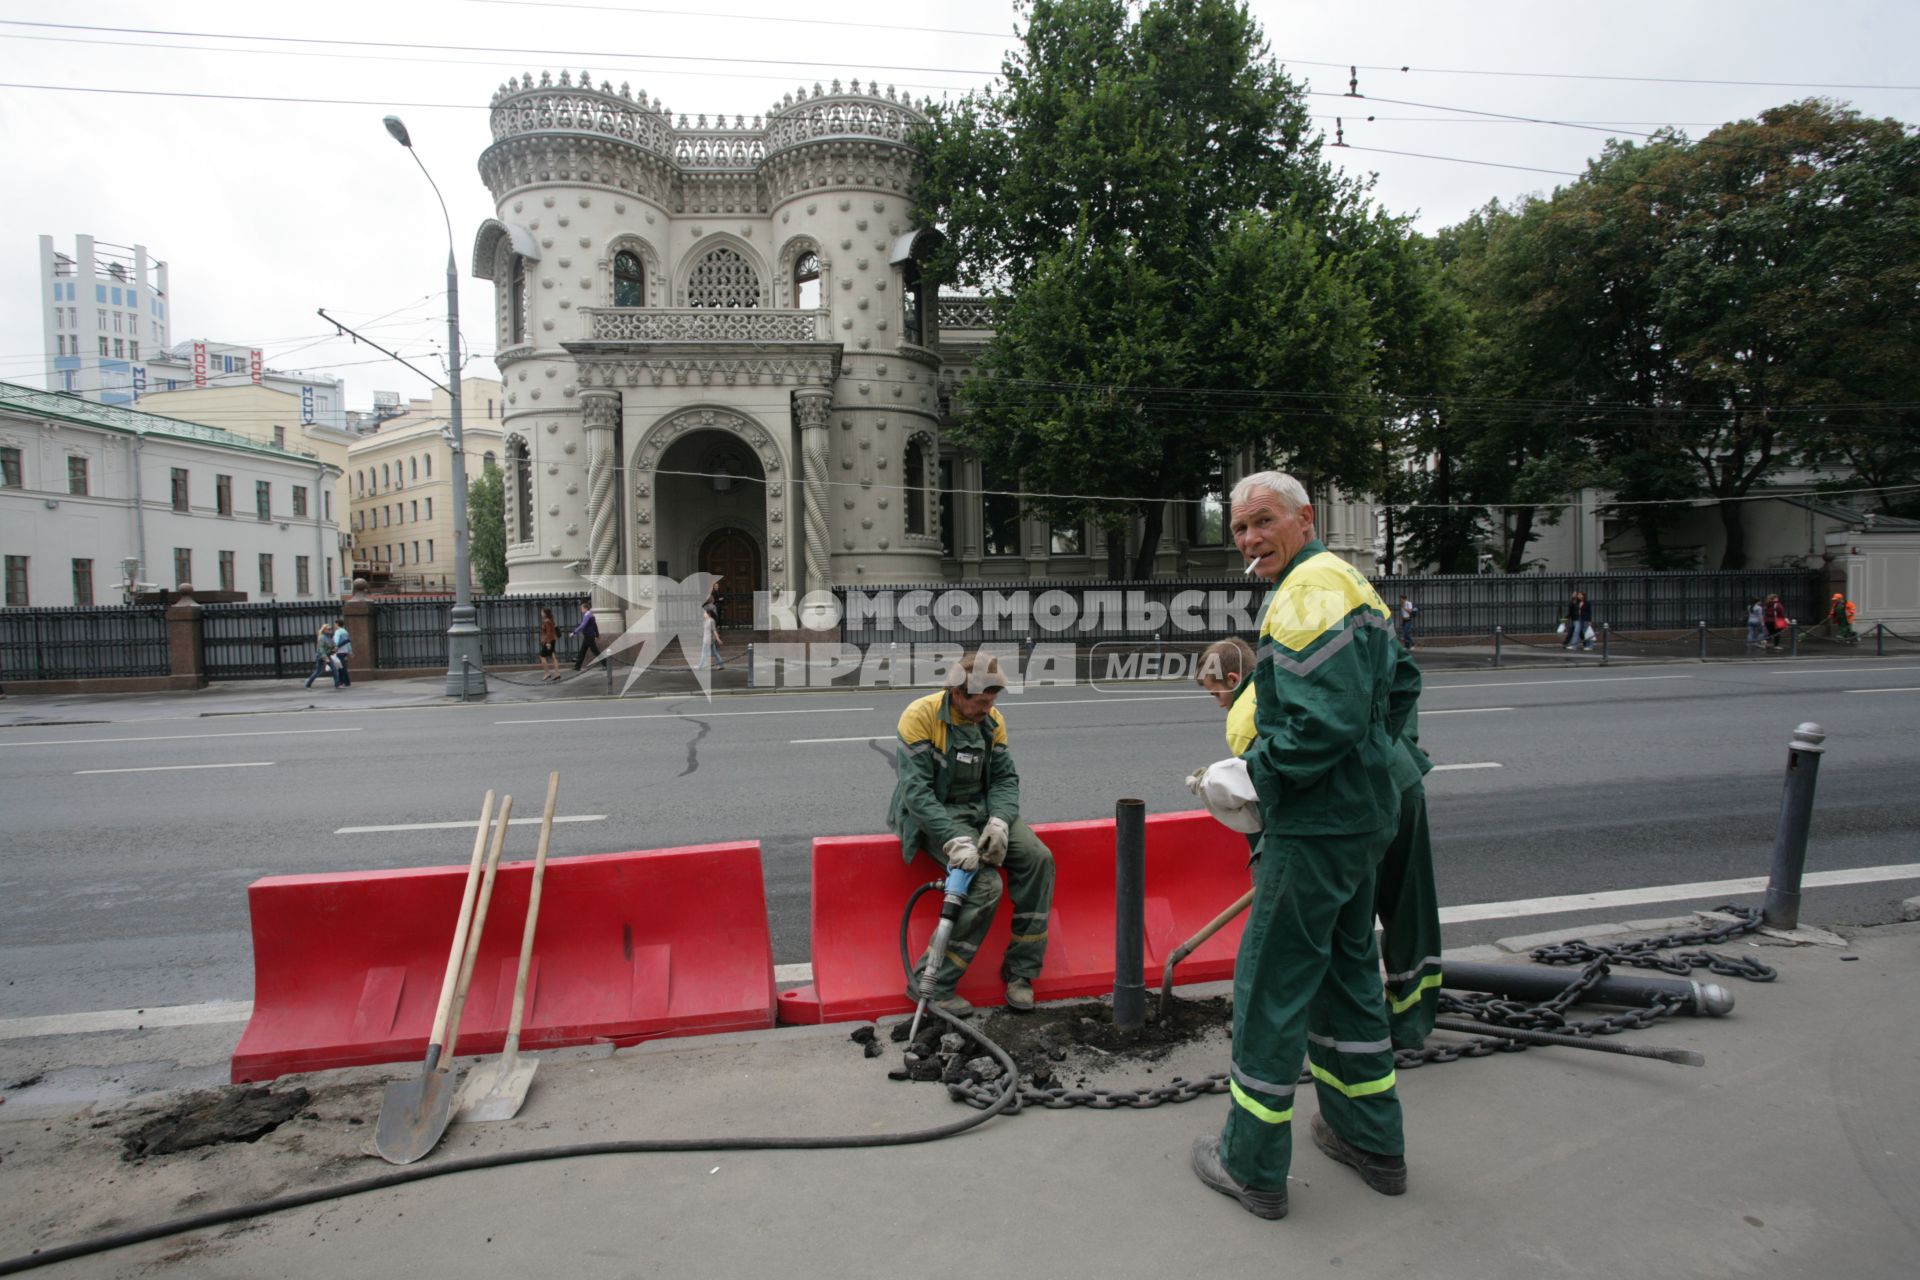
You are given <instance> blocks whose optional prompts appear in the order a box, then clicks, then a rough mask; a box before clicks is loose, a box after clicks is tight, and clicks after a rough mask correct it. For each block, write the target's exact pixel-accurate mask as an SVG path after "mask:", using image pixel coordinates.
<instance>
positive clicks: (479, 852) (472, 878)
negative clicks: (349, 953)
mask: <svg viewBox="0 0 1920 1280" xmlns="http://www.w3.org/2000/svg"><path fill="white" fill-rule="evenodd" d="M492 817H493V792H491V791H489V792H487V798H486V800H485V801H483V802H482V803H481V805H480V829H479V830H478V831H476V832H474V833H473V859H472V861H471V862H469V863H468V865H467V887H466V890H465V892H463V893H462V894H461V895H460V917H459V919H457V920H455V921H454V924H453V949H452V951H451V952H450V953H449V954H448V956H447V972H446V976H444V977H443V978H441V979H440V998H439V1000H438V1001H436V1002H435V1003H434V1006H433V1031H432V1033H431V1034H430V1035H428V1036H427V1044H428V1045H429V1046H430V1047H431V1046H433V1045H444V1044H445V1043H446V1042H447V1041H446V1034H447V1010H448V1009H449V1008H451V1007H452V1005H453V988H454V984H455V982H457V981H458V979H459V975H460V961H461V959H462V958H463V957H464V956H465V955H466V954H467V925H468V921H469V919H470V917H471V915H472V912H473V895H474V892H475V891H476V890H477V889H478V888H479V887H480V860H481V859H482V858H483V857H485V856H486V852H487V823H488V822H489V821H490V820H491V819H492Z"/></svg>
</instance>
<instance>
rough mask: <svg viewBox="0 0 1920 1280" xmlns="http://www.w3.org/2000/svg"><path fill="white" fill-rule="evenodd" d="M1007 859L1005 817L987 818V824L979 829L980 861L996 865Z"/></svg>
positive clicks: (992, 865)
mask: <svg viewBox="0 0 1920 1280" xmlns="http://www.w3.org/2000/svg"><path fill="white" fill-rule="evenodd" d="M1006 860H1007V821H1006V819H1005V818H988V819H987V825H986V826H985V827H982V828H981V830H980V861H982V862H984V863H986V864H987V865H988V866H990V867H997V866H999V865H1000V864H1001V863H1003V862H1005V861H1006Z"/></svg>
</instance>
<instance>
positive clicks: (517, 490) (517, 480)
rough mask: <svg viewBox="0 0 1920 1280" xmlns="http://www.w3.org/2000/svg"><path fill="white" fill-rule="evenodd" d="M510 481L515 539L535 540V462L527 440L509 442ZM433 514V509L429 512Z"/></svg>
mask: <svg viewBox="0 0 1920 1280" xmlns="http://www.w3.org/2000/svg"><path fill="white" fill-rule="evenodd" d="M507 471H508V477H507V479H508V482H509V483H510V484H511V485H512V488H513V530H512V533H513V541H515V542H532V541H533V462H532V459H531V458H529V457H528V454H527V442H526V441H525V440H509V441H508V442H507ZM427 514H428V515H429V516H431V515H432V514H433V513H432V511H431V510H429V511H428V513H427Z"/></svg>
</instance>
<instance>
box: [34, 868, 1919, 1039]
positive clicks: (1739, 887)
mask: <svg viewBox="0 0 1920 1280" xmlns="http://www.w3.org/2000/svg"><path fill="white" fill-rule="evenodd" d="M1891 880H1920V862H1905V863H1894V864H1891V865H1888V866H1881V867H1853V868H1849V869H1847V870H1844V871H1810V872H1808V873H1807V875H1806V877H1805V879H1804V880H1802V881H1801V884H1802V887H1804V888H1808V889H1820V888H1830V887H1832V886H1835V885H1848V884H1880V883H1882V882H1885V881H1891ZM1766 887H1767V880H1766V877H1765V876H1750V877H1748V878H1746V879H1743V880H1703V881H1697V882H1695V883H1692V884H1668V885H1651V886H1649V887H1647V888H1644V889H1613V890H1608V891H1605V892H1600V893H1576V894H1570V895H1568V896H1566V897H1560V898H1522V899H1518V900H1515V901H1512V902H1470V903H1465V904H1462V905H1461V906H1457V907H1442V908H1440V923H1442V924H1467V923H1470V922H1472V921H1476V920H1509V919H1514V918H1518V917H1522V916H1545V915H1556V914H1559V913H1561V912H1567V911H1592V910H1598V909H1601V908H1606V907H1632V906H1641V905H1644V904H1646V903H1649V902H1686V901H1691V900H1693V899H1697V898H1718V897H1721V896H1723V895H1732V894H1748V893H1759V892H1761V891H1762V890H1764V889H1765V888H1766ZM773 980H774V981H775V982H776V983H778V984H780V985H782V986H787V985H792V984H795V983H802V982H811V981H812V980H813V966H812V965H811V964H806V963H802V964H781V965H775V966H774V969H773ZM252 1016H253V1005H252V1003H251V1002H249V1001H245V1000H235V1001H216V1002H213V1003H209V1004H181V1005H170V1006H164V1007H160V1008H154V1009H109V1010H104V1011H102V1012H99V1013H63V1014H51V1015H48V1016H45V1017H38V1018H5V1019H0V1041H6V1040H25V1039H29V1038H31V1037H35V1036H57V1035H79V1034H84V1033H87V1032H99V1031H132V1030H134V1029H136V1028H139V1027H192V1026H204V1025H209V1024H213V1023H222V1022H245V1021H246V1020H247V1019H248V1018H250V1017H252Z"/></svg>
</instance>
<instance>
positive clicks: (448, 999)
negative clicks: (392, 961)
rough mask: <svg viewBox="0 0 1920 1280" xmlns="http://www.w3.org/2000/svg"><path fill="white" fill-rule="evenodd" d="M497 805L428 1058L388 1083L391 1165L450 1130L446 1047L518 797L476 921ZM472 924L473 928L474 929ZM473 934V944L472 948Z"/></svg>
mask: <svg viewBox="0 0 1920 1280" xmlns="http://www.w3.org/2000/svg"><path fill="white" fill-rule="evenodd" d="M492 807H493V792H491V791H489V792H487V800H486V805H485V807H484V808H483V809H482V810H481V813H480V830H479V832H478V834H476V835H475V836H474V839H473V864H472V865H471V866H470V867H468V868H467V889H466V892H465V894H463V895H462V896H461V899H460V919H459V922H458V923H456V924H455V925H454V928H453V948H452V951H451V952H450V954H449V955H448V957H447V973H446V977H445V978H443V979H442V980H441V983H440V1004H439V1008H438V1010H437V1012H435V1014H434V1018H433V1030H432V1032H431V1033H429V1035H428V1036H427V1056H426V1059H425V1061H424V1062H422V1064H421V1067H420V1078H419V1079H417V1080H395V1081H392V1082H391V1083H389V1084H388V1085H387V1091H386V1094H385V1096H383V1097H382V1098H381V1100H380V1119H379V1120H378V1121H377V1122H376V1123H375V1125H374V1129H373V1150H374V1154H375V1155H377V1156H379V1157H380V1158H381V1159H382V1160H385V1161H386V1162H387V1163H388V1164H412V1163H413V1162H414V1161H415V1160H418V1159H419V1158H420V1157H421V1156H424V1155H426V1154H427V1152H429V1151H431V1150H433V1148H434V1145H435V1144H436V1143H438V1142H439V1141H440V1135H441V1134H443V1133H445V1132H446V1131H447V1120H448V1118H449V1113H450V1111H451V1108H452V1103H453V1081H452V1079H451V1078H450V1077H449V1074H448V1072H447V1071H446V1070H445V1069H444V1068H442V1067H441V1065H440V1057H441V1049H442V1046H444V1047H445V1049H446V1056H447V1057H449V1058H451V1057H452V1056H453V1045H454V1041H455V1040H456V1039H457V1038H458V1036H459V1034H460V1009H461V1006H462V1005H464V1004H465V1003H466V996H467V983H468V981H469V980H470V979H471V978H472V977H473V963H474V958H475V954H476V953H477V952H478V951H479V950H480V946H479V943H480V931H481V929H482V927H483V926H484V924H485V922H486V918H487V900H488V899H489V898H490V897H492V896H493V873H494V870H495V868H496V867H497V866H498V865H499V863H500V848H501V846H502V845H503V844H505V843H506V838H507V819H508V817H509V815H511V814H512V813H513V797H512V796H507V797H506V798H505V799H504V800H503V801H502V803H501V805H500V821H499V822H498V823H497V824H496V825H495V826H494V829H493V849H492V852H491V853H490V854H488V856H487V871H486V877H485V882H484V883H483V884H482V885H481V886H480V890H479V893H480V900H479V904H478V905H477V906H475V907H474V910H473V915H472V918H471V919H469V918H468V915H467V908H468V906H469V905H472V904H473V902H474V877H475V875H476V874H477V873H478V872H479V870H480V857H481V852H482V850H484V849H485V848H486V845H487V817H488V811H489V810H491V809H492ZM469 926H471V928H469ZM469 933H471V939H472V945H471V946H469V945H468V940H469Z"/></svg>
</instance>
